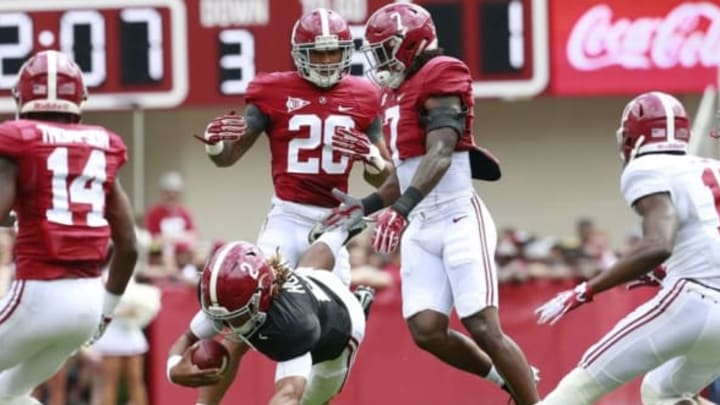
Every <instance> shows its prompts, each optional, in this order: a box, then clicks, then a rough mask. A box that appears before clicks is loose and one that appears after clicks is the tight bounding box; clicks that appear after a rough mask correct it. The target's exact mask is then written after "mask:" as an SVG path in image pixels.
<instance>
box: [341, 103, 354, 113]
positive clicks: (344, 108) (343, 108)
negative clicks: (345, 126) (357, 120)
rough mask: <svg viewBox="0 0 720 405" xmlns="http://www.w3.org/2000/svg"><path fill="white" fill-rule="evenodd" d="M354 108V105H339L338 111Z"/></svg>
mask: <svg viewBox="0 0 720 405" xmlns="http://www.w3.org/2000/svg"><path fill="white" fill-rule="evenodd" d="M352 109H353V107H352V106H350V107H346V106H344V105H339V106H338V111H340V112H348V111H350V110H352Z"/></svg>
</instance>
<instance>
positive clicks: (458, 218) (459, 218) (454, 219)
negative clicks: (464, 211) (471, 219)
mask: <svg viewBox="0 0 720 405" xmlns="http://www.w3.org/2000/svg"><path fill="white" fill-rule="evenodd" d="M466 217H467V215H463V216H461V217H457V218H453V224H454V223H457V222H458V221H459V220H461V219H463V218H466Z"/></svg>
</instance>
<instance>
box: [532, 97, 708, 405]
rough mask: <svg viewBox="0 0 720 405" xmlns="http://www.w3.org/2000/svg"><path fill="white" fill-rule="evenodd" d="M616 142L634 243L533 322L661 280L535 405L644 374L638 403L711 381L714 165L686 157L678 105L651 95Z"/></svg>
mask: <svg viewBox="0 0 720 405" xmlns="http://www.w3.org/2000/svg"><path fill="white" fill-rule="evenodd" d="M617 140H618V143H619V146H620V156H621V158H622V160H623V165H624V168H623V171H622V175H621V178H620V188H621V190H622V194H623V196H624V197H625V200H626V201H627V203H628V204H629V205H630V206H631V207H632V208H633V209H634V210H635V211H636V212H637V213H638V214H639V215H640V217H641V218H642V229H643V236H642V240H641V241H640V242H639V243H638V245H637V246H636V247H635V248H634V249H632V250H631V251H630V252H628V253H627V254H626V255H625V256H623V257H621V258H620V259H619V260H618V261H617V262H616V263H615V264H614V265H613V266H612V267H610V269H608V270H606V271H604V272H602V273H600V274H599V275H597V276H596V277H593V278H592V279H590V280H588V281H586V282H584V283H581V284H580V285H578V286H577V287H575V288H574V289H572V290H568V291H565V292H561V293H559V294H558V295H557V296H556V297H555V298H553V299H552V300H550V301H548V302H547V303H545V304H544V305H542V306H541V307H539V308H538V309H537V311H536V312H537V313H538V315H539V321H538V322H539V323H550V324H554V323H555V322H557V321H558V320H559V319H560V318H561V317H562V316H563V315H565V314H566V313H567V312H569V311H571V310H573V309H576V308H578V307H580V306H581V305H582V304H585V303H588V302H591V301H593V299H594V298H595V296H597V295H598V294H599V293H601V292H603V291H605V290H608V289H610V288H612V287H615V286H617V285H620V284H622V283H626V282H629V281H632V280H634V279H637V278H640V277H642V278H643V279H645V280H648V281H655V282H657V281H658V279H659V278H660V277H657V276H658V275H660V276H662V274H663V273H662V272H660V271H653V270H654V269H656V268H658V266H660V265H661V264H663V263H664V266H663V267H664V270H665V272H664V274H665V278H664V280H662V288H661V289H660V291H659V292H658V293H657V295H656V296H655V297H654V298H652V299H651V300H649V301H648V302H646V303H645V304H643V305H641V306H639V307H638V308H637V309H635V310H634V311H633V312H631V313H630V314H629V315H627V316H626V317H625V318H623V319H622V320H620V322H618V324H617V325H616V326H615V327H614V328H613V329H612V330H611V331H610V332H609V333H608V334H607V335H605V336H604V337H602V338H601V339H600V340H599V341H598V342H597V343H596V344H594V345H593V346H591V347H590V348H589V349H588V350H587V352H585V354H584V355H583V356H582V359H581V360H580V363H579V364H578V366H577V367H576V368H575V369H574V370H572V371H571V372H570V373H569V374H568V375H567V376H565V378H563V379H562V381H560V384H559V385H558V386H557V388H555V390H553V391H552V392H551V393H550V394H549V395H548V396H547V397H546V398H545V399H544V400H543V402H542V403H543V404H544V405H557V404H569V403H572V404H577V405H584V404H588V405H589V404H594V403H595V402H596V401H598V400H599V399H600V398H601V397H602V396H604V395H605V394H607V393H609V392H610V391H612V390H614V389H615V388H617V387H619V386H621V385H622V384H624V383H626V382H628V381H630V380H632V379H634V378H635V377H637V376H638V375H640V374H643V373H647V374H645V377H644V378H643V382H642V388H641V395H642V403H643V404H645V405H661V404H662V405H675V404H697V403H699V402H697V401H699V400H700V399H698V398H697V397H696V394H697V393H698V392H699V391H700V390H701V389H703V388H704V387H705V386H707V385H708V384H709V383H710V382H712V381H713V380H714V379H716V378H717V377H718V376H720V344H718V342H720V233H719V232H718V229H719V228H718V227H719V226H720V162H719V161H717V160H713V159H705V158H700V157H697V156H693V155H690V154H688V142H689V141H690V122H689V119H688V115H687V113H686V111H685V108H684V107H683V105H682V104H681V103H680V101H678V100H677V99H676V98H674V97H672V96H670V95H668V94H665V93H661V92H650V93H645V94H641V95H640V96H638V97H636V98H635V99H633V100H632V101H630V102H629V103H628V104H627V106H626V107H625V110H624V111H623V114H622V119H621V123H620V128H619V129H618V132H617ZM646 273H648V274H647V275H646Z"/></svg>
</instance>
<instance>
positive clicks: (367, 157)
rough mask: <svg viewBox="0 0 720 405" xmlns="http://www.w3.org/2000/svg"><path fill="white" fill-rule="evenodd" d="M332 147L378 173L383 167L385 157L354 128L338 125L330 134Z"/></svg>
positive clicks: (365, 136)
mask: <svg viewBox="0 0 720 405" xmlns="http://www.w3.org/2000/svg"><path fill="white" fill-rule="evenodd" d="M332 146H333V149H334V150H336V151H338V152H340V154H341V155H343V156H347V157H349V158H350V159H353V160H360V161H362V162H363V163H365V164H366V166H369V167H372V168H373V169H374V170H372V172H375V173H380V172H381V171H383V169H384V168H385V159H383V158H382V156H381V155H380V149H378V148H377V146H375V145H373V143H372V142H371V141H370V138H368V136H367V135H365V134H364V133H362V132H360V131H358V130H357V129H355V128H344V127H338V128H337V130H335V133H334V134H333V136H332Z"/></svg>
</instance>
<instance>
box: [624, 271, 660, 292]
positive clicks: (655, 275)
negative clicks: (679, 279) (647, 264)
mask: <svg viewBox="0 0 720 405" xmlns="http://www.w3.org/2000/svg"><path fill="white" fill-rule="evenodd" d="M666 275H667V272H665V267H663V266H658V267H656V268H655V269H653V270H652V271H650V272H647V273H645V274H643V275H642V276H640V277H638V278H637V279H635V280H633V281H630V282H629V283H627V286H626V288H627V289H628V290H632V289H634V288H638V287H661V286H662V281H663V280H664V279H665V276H666Z"/></svg>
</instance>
